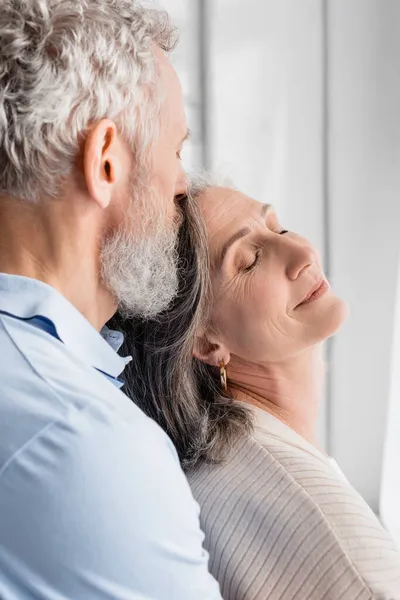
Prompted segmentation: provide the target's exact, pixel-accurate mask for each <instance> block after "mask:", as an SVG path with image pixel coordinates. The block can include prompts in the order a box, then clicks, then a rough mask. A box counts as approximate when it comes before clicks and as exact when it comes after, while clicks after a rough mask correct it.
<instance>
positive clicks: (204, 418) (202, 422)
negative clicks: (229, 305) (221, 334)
mask: <svg viewBox="0 0 400 600" xmlns="http://www.w3.org/2000/svg"><path fill="white" fill-rule="evenodd" d="M211 181H215V179H213V180H211V179H210V178H208V177H207V176H205V175H203V176H201V177H196V178H195V179H194V180H193V181H192V186H191V192H190V193H189V195H188V197H187V198H185V199H184V200H183V201H182V212H183V223H182V226H181V229H180V235H179V242H178V253H179V258H180V261H179V271H178V274H179V292H178V295H177V297H176V298H175V300H174V301H173V302H172V304H171V305H170V307H169V308H168V309H167V310H166V311H165V312H164V313H162V314H161V315H159V316H158V317H157V318H156V319H154V320H149V319H147V320H146V319H137V318H134V319H127V320H125V319H124V318H123V317H122V316H121V315H120V314H117V315H116V316H115V317H114V318H113V319H112V320H111V322H110V324H109V326H110V327H112V328H114V329H119V330H122V331H123V332H124V334H125V342H124V346H123V351H124V352H125V353H127V354H131V355H132V356H133V360H132V362H131V363H129V364H128V366H127V368H126V370H125V381H126V384H125V387H124V391H125V393H126V394H127V395H128V396H129V397H130V398H131V399H132V400H133V401H134V402H135V403H136V404H137V405H138V406H139V407H140V408H141V409H142V410H143V411H144V412H145V413H146V414H147V415H148V416H149V417H151V418H153V419H154V420H155V421H157V423H158V424H159V425H160V426H161V427H162V428H163V429H164V430H165V431H166V432H167V434H168V435H169V436H170V438H171V439H172V441H173V443H174V444H175V447H176V449H177V451H178V454H179V458H180V460H181V464H182V466H183V467H184V468H185V469H188V468H191V467H193V466H195V465H196V464H197V463H199V462H200V461H212V462H218V461H221V460H223V459H224V458H226V457H227V456H228V454H229V450H230V448H231V447H232V446H233V444H234V442H235V441H236V440H237V439H238V438H239V437H240V436H242V435H244V434H245V433H248V432H250V431H251V428H252V423H251V416H250V413H249V411H247V410H246V408H245V407H244V406H243V405H241V404H239V403H237V402H236V401H235V400H233V399H232V397H231V396H230V395H229V394H228V393H224V392H223V391H222V389H221V384H220V376H219V371H218V369H215V368H213V367H209V366H208V365H205V364H204V363H202V362H200V361H199V360H197V359H196V358H194V357H193V346H194V340H195V336H196V333H197V331H198V328H199V327H200V326H201V325H204V324H205V322H206V321H207V319H208V309H209V307H210V305H211V300H212V298H211V286H210V281H209V269H208V247H207V238H206V234H205V228H204V224H203V220H202V218H201V215H200V213H199V209H198V207H197V203H196V197H197V196H198V195H199V194H202V193H204V192H205V191H206V190H207V189H208V188H209V187H210V182H211Z"/></svg>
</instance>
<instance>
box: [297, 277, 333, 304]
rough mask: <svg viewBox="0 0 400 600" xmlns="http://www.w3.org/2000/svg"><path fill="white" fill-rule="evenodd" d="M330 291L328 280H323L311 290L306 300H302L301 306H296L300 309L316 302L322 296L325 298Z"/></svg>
mask: <svg viewBox="0 0 400 600" xmlns="http://www.w3.org/2000/svg"><path fill="white" fill-rule="evenodd" d="M328 290H329V283H328V282H327V280H326V279H322V280H321V281H320V282H318V283H317V284H316V285H315V286H314V287H313V288H311V290H310V291H309V293H308V294H307V296H306V297H305V298H304V300H302V301H301V302H300V304H298V305H297V306H296V308H299V306H304V305H306V304H310V303H311V302H314V301H315V300H318V298H321V296H323V295H324V294H325V293H326V292H327V291H328Z"/></svg>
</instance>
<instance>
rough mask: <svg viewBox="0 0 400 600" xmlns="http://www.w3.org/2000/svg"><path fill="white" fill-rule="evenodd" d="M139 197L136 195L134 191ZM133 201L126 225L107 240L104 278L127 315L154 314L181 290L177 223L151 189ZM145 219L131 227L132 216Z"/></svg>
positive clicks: (163, 308)
mask: <svg viewBox="0 0 400 600" xmlns="http://www.w3.org/2000/svg"><path fill="white" fill-rule="evenodd" d="M135 196H136V198H137V195H136V194H135ZM144 196H145V197H143V195H142V197H141V199H140V200H139V199H137V200H136V199H135V200H133V201H132V203H131V210H132V211H134V212H135V214H134V215H133V216H132V215H131V216H129V217H128V218H127V223H126V227H124V228H123V229H121V230H120V231H119V232H117V233H115V234H113V235H112V236H111V237H108V238H107V239H105V240H104V243H103V247H102V252H101V269H102V279H103V282H104V283H105V285H106V286H107V288H108V289H109V290H110V291H111V293H112V294H113V295H114V297H115V298H116V300H117V302H118V309H119V311H120V312H121V313H122V315H123V316H124V317H126V318H130V317H143V318H152V317H155V316H156V315H157V314H159V313H160V312H162V311H163V310H165V309H166V308H167V307H168V305H169V304H170V302H171V300H173V298H174V297H175V295H176V293H177V291H178V273H177V263H178V254H177V248H176V246H177V236H178V226H177V224H175V225H172V224H171V223H169V224H168V223H166V218H165V215H164V214H163V213H162V212H161V211H159V210H157V206H160V205H162V202H160V200H158V201H157V198H154V197H153V195H152V194H151V193H149V192H147V193H146V192H144ZM133 218H134V219H135V221H138V220H140V219H142V222H141V223H140V226H139V227H138V226H137V224H136V226H135V227H134V229H132V223H130V220H133Z"/></svg>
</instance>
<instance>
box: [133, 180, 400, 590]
mask: <svg viewBox="0 0 400 600" xmlns="http://www.w3.org/2000/svg"><path fill="white" fill-rule="evenodd" d="M195 192H196V196H197V201H198V203H199V205H200V209H201V212H202V215H203V217H204V221H205V225H206V229H207V240H208V246H209V258H210V261H209V262H210V287H211V289H210V293H209V294H208V295H206V296H205V299H206V306H204V302H203V301H202V297H201V294H202V292H204V286H205V285H206V278H205V275H206V274H205V273H204V270H203V269H202V265H201V264H200V262H199V261H198V260H196V252H195V250H194V249H193V247H191V241H193V238H191V236H190V235H189V234H188V231H187V228H186V234H185V236H181V245H180V252H181V254H182V255H183V258H184V260H182V270H181V287H180V294H179V296H178V298H177V299H176V301H175V303H174V304H173V305H172V306H171V308H170V309H169V310H168V311H167V312H166V313H165V314H164V315H163V317H162V318H161V319H159V320H158V321H156V322H150V321H142V322H137V321H136V322H134V323H130V324H129V327H128V328H127V329H126V331H127V334H128V337H127V341H126V345H127V349H128V350H129V351H130V352H133V354H134V360H133V361H132V367H131V369H132V371H131V375H130V381H128V384H129V383H133V385H130V391H131V395H132V398H133V399H134V401H135V402H137V403H139V404H140V405H141V407H142V408H143V409H144V410H145V411H146V412H147V413H148V414H149V415H150V416H152V417H153V418H155V419H156V420H157V421H158V422H159V423H160V425H161V426H162V427H163V428H164V429H166V431H167V432H168V433H169V435H170V436H171V438H172V439H173V441H174V442H175V444H176V447H177V449H178V452H179V454H180V458H181V461H182V464H183V466H184V467H185V468H186V470H187V474H188V479H189V483H190V485H191V488H192V491H193V494H194V496H195V498H196V499H197V501H198V502H199V505H200V508H201V524H202V528H203V530H204V532H205V547H206V549H207V550H208V552H209V554H210V570H211V572H212V573H213V574H214V576H215V577H216V578H217V579H218V581H219V583H220V586H221V591H222V595H223V597H224V598H225V599H226V600H266V599H267V598H268V599H274V600H275V599H281V600H292V599H293V600H294V599H296V600H322V599H324V600H339V599H343V600H356V599H357V600H367V599H368V600H369V599H375V598H381V599H387V600H389V599H396V598H399V599H400V558H399V553H398V551H397V549H396V548H395V546H394V544H393V543H392V541H391V540H390V538H389V536H388V535H387V533H386V532H385V531H384V529H383V528H382V527H381V525H380V523H379V522H378V520H377V518H376V517H375V515H374V514H373V512H372V511H371V510H370V508H369V507H368V506H367V504H366V503H365V502H364V501H363V499H362V498H361V497H360V496H359V495H358V493H357V492H356V491H355V490H354V489H353V488H352V487H351V486H350V485H349V483H348V482H347V481H346V479H345V477H344V476H343V474H342V473H341V471H340V469H339V468H338V466H337V465H336V463H335V462H334V461H333V460H332V459H331V458H329V457H328V456H327V455H326V454H325V453H324V452H323V451H322V450H321V449H320V448H319V447H318V444H317V441H316V437H315V422H316V417H317V412H318V402H319V399H320V395H321V386H322V384H323V376H324V367H323V362H322V359H321V342H323V341H324V340H326V339H327V338H328V337H329V336H331V335H332V334H334V333H335V332H336V331H337V329H338V328H339V327H340V325H341V323H342V322H343V320H344V318H345V316H346V307H345V305H344V304H343V302H342V301H341V300H340V299H339V298H338V297H337V296H336V295H335V293H334V292H333V291H332V289H331V288H330V286H329V283H328V282H327V280H326V278H325V276H324V274H323V271H322V267H321V263H320V260H319V257H318V253H317V251H316V250H315V248H314V247H313V246H312V245H311V244H310V243H309V242H307V240H305V239H303V238H302V237H300V236H298V235H297V234H295V233H293V232H289V231H286V230H285V229H284V228H283V226H281V225H280V223H279V220H278V217H277V215H276V213H275V211H274V210H273V208H272V207H271V206H269V205H265V204H260V203H259V202H256V201H255V200H253V199H251V198H249V197H247V196H246V195H244V194H242V193H241V192H238V191H236V190H233V189H228V188H218V187H209V186H207V185H204V186H202V187H201V188H198V189H197V190H195ZM197 225H198V224H197ZM196 235H197V238H196V239H197V241H196V243H198V241H199V239H200V238H201V229H199V227H197V229H196ZM199 236H200V238H199ZM205 308H207V311H206V313H205ZM204 315H206V316H204ZM125 328H126V327H125Z"/></svg>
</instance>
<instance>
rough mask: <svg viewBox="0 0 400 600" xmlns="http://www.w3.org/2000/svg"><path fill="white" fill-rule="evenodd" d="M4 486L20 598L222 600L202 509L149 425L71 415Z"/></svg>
mask: <svg viewBox="0 0 400 600" xmlns="http://www.w3.org/2000/svg"><path fill="white" fill-rule="evenodd" d="M5 477H6V480H5V481H3V485H6V486H9V489H10V486H11V489H13V490H18V493H17V494H9V495H7V494H6V495H5V498H4V497H3V502H2V504H3V509H5V510H7V514H9V515H11V518H10V519H8V520H7V523H2V525H1V528H2V531H1V535H2V545H3V547H4V544H5V547H7V548H8V556H9V560H6V561H4V564H5V565H6V571H7V573H6V575H5V576H6V577H8V578H9V580H10V581H13V582H14V583H13V585H16V586H17V587H16V590H17V589H18V594H17V597H18V598H21V599H25V598H33V597H40V598H43V599H46V600H56V599H57V600H61V599H67V598H68V600H72V599H74V600H80V599H82V600H100V599H101V600H111V599H112V600H139V599H140V600H150V599H151V600H158V599H159V600H175V599H176V600H183V599H185V600H218V599H220V598H221V596H220V593H219V588H218V584H217V583H216V582H215V580H214V579H213V578H212V577H211V575H210V574H209V572H208V555H207V553H206V551H205V550H204V549H203V545H202V544H203V533H202V532H201V529H200V524H199V507H198V505H197V503H196V502H195V501H194V499H193V497H192V494H191V491H190V488H189V485H188V483H187V480H186V477H185V476H184V474H183V472H182V470H181V468H180V466H179V462H178V459H177V455H176V452H175V449H174V447H173V445H172V443H171V442H170V440H169V438H168V437H167V436H166V435H165V433H164V432H163V431H162V430H161V429H160V428H159V427H158V426H157V425H156V424H155V423H153V422H152V421H150V419H148V418H147V417H144V416H143V415H140V418H139V419H136V421H135V422H134V423H132V422H128V421H125V420H124V419H123V418H121V416H120V415H118V414H117V413H116V414H115V415H114V417H112V418H110V414H107V415H105V413H104V411H103V410H102V408H99V409H98V410H97V409H93V407H92V408H91V409H90V414H88V410H87V409H85V410H83V411H78V410H75V411H74V413H73V414H72V415H70V416H69V418H68V420H67V421H66V422H63V423H60V422H58V423H54V424H52V426H50V427H47V428H46V430H45V431H43V432H42V433H41V434H40V435H38V436H37V437H36V439H35V440H33V441H31V443H30V444H29V447H28V448H25V449H24V451H23V452H20V454H19V456H18V458H16V459H15V461H14V462H13V464H12V465H10V468H9V469H8V471H7V473H6V474H5ZM27 496H29V497H30V502H29V513H28V512H27V511H26V506H27V503H26V497H27ZM7 498H9V500H7ZM22 498H25V501H23V500H22ZM8 501H9V502H10V503H11V502H12V507H11V506H9V507H7V506H5V505H4V503H7V502H8ZM3 542H4V544H3ZM17 581H20V582H23V583H21V585H20V587H18V584H17V583H16V582H17ZM10 587H11V585H10ZM0 589H1V584H0Z"/></svg>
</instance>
